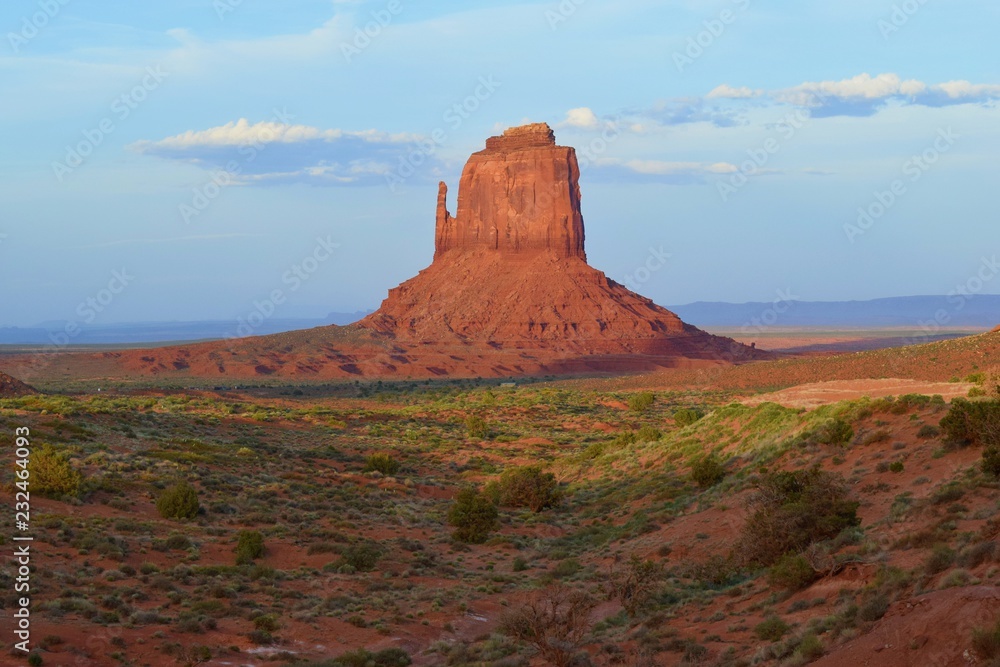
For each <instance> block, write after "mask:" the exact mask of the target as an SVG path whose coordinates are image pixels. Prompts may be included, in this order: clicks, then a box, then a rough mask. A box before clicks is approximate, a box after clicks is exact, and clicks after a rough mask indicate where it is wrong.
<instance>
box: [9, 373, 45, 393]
mask: <svg viewBox="0 0 1000 667" xmlns="http://www.w3.org/2000/svg"><path fill="white" fill-rule="evenodd" d="M34 393H37V392H36V391H35V390H34V389H32V388H31V387H29V386H28V385H26V384H24V383H23V382H21V381H20V380H17V379H15V378H12V377H11V376H9V375H7V374H6V373H0V396H3V397H5V398H8V397H12V396H27V395H28V394H34Z"/></svg>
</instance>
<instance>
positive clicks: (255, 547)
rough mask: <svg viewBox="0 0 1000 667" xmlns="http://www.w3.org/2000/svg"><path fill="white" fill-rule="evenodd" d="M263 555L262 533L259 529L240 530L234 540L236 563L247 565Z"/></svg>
mask: <svg viewBox="0 0 1000 667" xmlns="http://www.w3.org/2000/svg"><path fill="white" fill-rule="evenodd" d="M263 555H264V535H263V534H262V533H261V532H260V531H259V530H241V531H240V534H239V537H238V538H237V540H236V564H237V565H247V564H249V563H252V562H253V561H254V560H255V559H257V558H260V557H261V556H263Z"/></svg>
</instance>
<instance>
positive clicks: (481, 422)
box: [465, 415, 490, 440]
mask: <svg viewBox="0 0 1000 667" xmlns="http://www.w3.org/2000/svg"><path fill="white" fill-rule="evenodd" d="M465 429H466V430H467V431H468V433H469V437H470V438H472V439H473V440H485V439H486V438H488V437H489V436H490V427H489V426H488V425H487V424H486V420H485V419H483V418H482V417H478V416H476V415H470V416H469V417H468V418H467V419H466V420H465Z"/></svg>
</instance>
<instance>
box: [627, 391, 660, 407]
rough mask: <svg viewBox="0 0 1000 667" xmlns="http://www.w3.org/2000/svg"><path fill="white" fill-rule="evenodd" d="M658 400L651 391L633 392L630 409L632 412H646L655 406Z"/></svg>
mask: <svg viewBox="0 0 1000 667" xmlns="http://www.w3.org/2000/svg"><path fill="white" fill-rule="evenodd" d="M655 402H656V395H655V394H654V393H653V392H651V391H641V392H639V393H638V394H633V395H632V396H630V397H629V399H628V409H629V410H631V411H632V412H645V411H646V410H649V409H650V408H651V407H653V403H655Z"/></svg>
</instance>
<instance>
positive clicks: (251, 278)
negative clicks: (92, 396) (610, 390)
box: [0, 0, 1000, 326]
mask: <svg viewBox="0 0 1000 667" xmlns="http://www.w3.org/2000/svg"><path fill="white" fill-rule="evenodd" d="M998 19H1000V6H998V5H997V3H992V2H986V1H985V0H982V1H966V2H961V3H959V2H952V1H948V0H925V1H924V2H920V1H919V0H907V1H906V2H901V1H900V0H864V1H861V0H842V1H840V2H837V3H802V2H791V1H790V0H776V1H774V2H770V3H763V2H759V1H758V0H720V1H718V2H717V1H714V0H710V1H701V0H698V1H695V0H678V1H662V0H660V1H653V0H649V1H643V0H636V1H632V2H629V1H619V2H604V1H599V0H564V1H563V2H562V3H559V2H541V3H534V2H519V3H515V2H504V1H502V0H494V1H491V2H480V3H475V5H474V8H471V9H470V5H469V3H459V2H451V1H447V2H435V3H433V4H432V3H414V2H407V1H406V0H376V1H375V2H351V1H346V0H340V1H332V2H331V1H330V0H322V1H320V0H300V1H298V2H295V3H288V2H273V1H268V0H242V2H240V1H239V0H178V1H174V2H170V3H166V2H151V3H135V2H125V1H124V0H32V1H30V2H29V1H21V0H17V1H11V2H7V3H4V5H3V7H2V8H0V36H2V39H0V99H3V100H4V103H3V104H2V105H0V121H2V128H3V131H2V133H0V202H2V204H3V206H2V207H0V281H2V283H0V284H2V286H3V295H4V304H5V308H3V311H2V315H0V326H15V325H16V326H27V325H32V324H35V323H37V322H40V321H47V320H79V321H83V320H86V319H89V320H93V322H86V321H84V323H95V324H99V323H113V322H123V321H138V320H147V321H148V320H193V319H223V320H225V319H233V320H234V321H236V320H237V319H238V318H239V317H246V316H247V315H248V314H249V313H251V312H253V311H255V310H269V307H268V304H267V302H268V301H269V300H271V297H272V296H273V295H274V294H275V292H276V291H279V292H280V295H281V297H282V298H281V299H278V300H276V302H275V303H274V311H275V316H280V317H315V316H322V315H324V314H325V313H328V312H331V311H341V312H344V311H346V312H351V311H355V310H359V309H366V308H374V307H377V305H378V304H379V303H380V301H381V299H382V298H384V296H385V292H386V290H387V289H388V288H390V287H393V286H395V285H396V284H398V283H399V282H401V281H402V280H405V279H406V278H408V277H410V276H412V275H414V274H415V273H416V272H417V271H418V270H419V269H421V268H423V267H424V266H426V265H427V264H428V263H429V262H430V258H431V254H432V251H433V224H434V205H435V200H436V195H437V188H436V183H437V181H438V180H441V179H444V180H446V181H447V182H448V183H449V185H450V186H451V188H452V191H451V195H450V202H449V204H450V207H451V208H452V210H454V208H455V204H454V197H455V195H456V188H457V180H458V175H459V173H460V171H461V167H462V165H463V163H464V160H465V158H466V157H467V156H468V154H469V153H471V152H472V151H475V150H478V149H480V148H481V147H482V145H483V142H484V141H485V139H486V137H488V136H490V135H492V134H496V133H498V132H500V131H502V129H504V128H505V127H508V126H511V125H516V124H520V123H522V122H526V121H531V122H540V121H545V122H548V123H549V124H550V125H552V126H553V127H554V128H555V130H556V135H557V139H558V141H559V143H561V144H564V145H571V146H575V147H577V150H578V152H579V153H580V155H581V158H582V159H583V158H585V160H584V161H585V162H586V166H585V168H584V169H583V175H582V178H581V184H582V188H583V195H584V198H583V207H584V211H583V213H584V218H585V221H586V224H587V234H588V254H589V258H590V261H591V263H592V264H593V265H595V266H596V267H598V268H600V269H602V270H604V271H605V272H607V273H608V275H609V276H611V277H612V278H614V279H616V280H619V281H621V282H625V283H626V284H629V285H630V286H633V287H635V288H637V289H638V291H640V292H642V293H643V294H645V295H647V296H650V297H652V298H653V299H654V300H656V301H657V302H659V303H663V304H681V303H688V302H692V301H698V300H712V301H732V302H743V301H769V300H772V299H774V298H775V297H776V295H777V294H778V293H779V291H781V292H782V293H784V294H789V293H790V294H791V295H793V296H795V297H797V298H800V299H804V300H841V299H843V300H847V299H869V298H876V297H883V296H903V295H913V294H948V293H952V292H955V291H956V290H961V289H965V290H967V291H969V292H970V293H978V292H980V291H981V292H982V293H993V294H996V293H1000V279H996V280H994V276H993V275H992V274H991V272H990V271H989V270H984V268H983V267H984V259H985V260H986V266H991V265H990V261H991V260H992V258H993V256H994V254H995V253H998V252H1000V247H998V246H1000V243H998V241H1000V233H998V232H997V231H996V220H995V211H996V206H995V193H996V191H997V186H998V185H1000V183H998V180H1000V179H998V173H1000V172H998V170H997V168H996V166H995V159H996V155H998V154H1000V123H998V122H997V121H998V119H1000V109H998V100H1000V71H998V70H1000V58H998V55H1000V53H998V52H1000V47H998V46H997V44H996V40H995V39H994V34H993V33H994V32H995V26H996V25H997V20H998ZM366 28H367V31H368V34H367V35H365V34H364V30H365V29H366ZM359 31H361V32H359ZM414 163H416V164H414ZM653 255H656V256H663V255H669V260H668V261H667V262H666V263H665V264H663V266H662V267H661V268H659V269H658V270H655V271H651V272H650V271H647V270H645V268H644V267H646V266H647V262H648V260H649V259H650V257H651V256H653ZM656 264H657V262H653V263H652V264H651V265H653V266H655V265H656ZM116 271H117V272H119V274H121V272H122V271H124V272H125V276H126V280H124V281H122V280H116V278H115V275H114V272H116ZM993 273H995V272H993ZM123 282H124V284H122V283H123ZM88 299H89V300H91V302H89V303H90V305H89V306H82V304H88ZM95 303H96V305H97V306H98V308H95V307H94V304H95ZM930 315H931V314H929V316H930Z"/></svg>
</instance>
